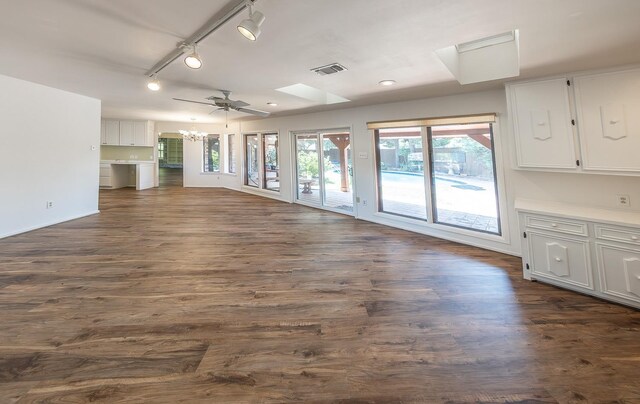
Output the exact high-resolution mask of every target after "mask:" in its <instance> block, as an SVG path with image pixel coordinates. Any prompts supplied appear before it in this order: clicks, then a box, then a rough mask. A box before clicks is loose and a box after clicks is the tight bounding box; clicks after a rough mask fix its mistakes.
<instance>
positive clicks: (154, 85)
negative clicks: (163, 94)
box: [147, 75, 161, 91]
mask: <svg viewBox="0 0 640 404" xmlns="http://www.w3.org/2000/svg"><path fill="white" fill-rule="evenodd" d="M147 88H148V89H149V90H151V91H160V88H161V87H160V82H159V81H158V79H157V78H156V76H155V75H153V76H151V80H149V82H148V83H147Z"/></svg>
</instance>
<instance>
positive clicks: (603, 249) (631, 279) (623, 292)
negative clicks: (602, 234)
mask: <svg viewBox="0 0 640 404" xmlns="http://www.w3.org/2000/svg"><path fill="white" fill-rule="evenodd" d="M596 251H597V254H598V265H599V267H600V269H601V271H600V282H601V284H602V292H603V293H604V294H606V295H609V296H612V297H614V298H616V299H625V300H632V301H635V302H637V303H639V304H640V250H634V249H631V248H628V247H623V246H619V245H612V244H603V243H600V242H596Z"/></svg>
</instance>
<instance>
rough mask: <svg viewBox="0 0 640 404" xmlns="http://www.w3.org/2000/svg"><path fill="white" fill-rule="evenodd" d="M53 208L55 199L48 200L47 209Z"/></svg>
mask: <svg viewBox="0 0 640 404" xmlns="http://www.w3.org/2000/svg"><path fill="white" fill-rule="evenodd" d="M51 208H53V201H47V209H51Z"/></svg>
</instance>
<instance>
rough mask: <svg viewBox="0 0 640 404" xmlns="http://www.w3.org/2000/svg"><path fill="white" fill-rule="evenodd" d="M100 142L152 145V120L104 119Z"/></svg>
mask: <svg viewBox="0 0 640 404" xmlns="http://www.w3.org/2000/svg"><path fill="white" fill-rule="evenodd" d="M102 128H104V129H103V130H102ZM101 144H103V145H108V146H147V147H153V146H154V137H153V122H151V121H131V120H113V119H105V120H103V121H102V125H101Z"/></svg>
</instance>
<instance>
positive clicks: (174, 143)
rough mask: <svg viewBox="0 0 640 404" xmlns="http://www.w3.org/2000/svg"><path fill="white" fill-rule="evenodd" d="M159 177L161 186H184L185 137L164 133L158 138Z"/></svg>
mask: <svg viewBox="0 0 640 404" xmlns="http://www.w3.org/2000/svg"><path fill="white" fill-rule="evenodd" d="M158 179H159V185H160V186H161V187H182V186H183V139H182V136H181V135H173V134H162V137H160V138H158Z"/></svg>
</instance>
